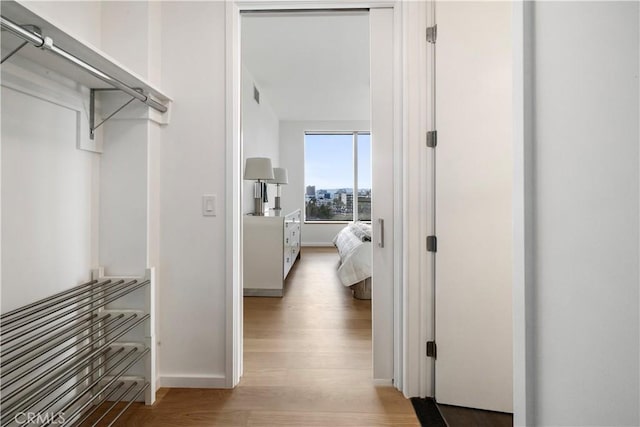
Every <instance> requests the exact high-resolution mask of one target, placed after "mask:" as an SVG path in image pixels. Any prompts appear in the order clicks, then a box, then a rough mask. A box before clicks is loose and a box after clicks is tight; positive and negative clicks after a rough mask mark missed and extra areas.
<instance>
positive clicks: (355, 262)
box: [333, 225, 371, 286]
mask: <svg viewBox="0 0 640 427" xmlns="http://www.w3.org/2000/svg"><path fill="white" fill-rule="evenodd" d="M352 227H353V226H352V225H349V226H347V227H345V228H343V229H342V230H341V231H340V232H339V233H338V235H337V236H336V237H335V238H334V239H333V244H334V245H336V248H338V253H339V254H340V261H341V262H340V267H339V268H338V277H339V278H340V282H342V284H343V285H344V286H351V285H354V284H356V283H358V282H361V281H362V280H364V279H366V278H368V277H371V242H370V241H364V242H363V241H362V240H361V239H360V238H359V237H357V236H356V235H355V234H354V232H353V231H352Z"/></svg>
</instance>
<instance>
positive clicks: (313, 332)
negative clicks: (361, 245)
mask: <svg viewBox="0 0 640 427" xmlns="http://www.w3.org/2000/svg"><path fill="white" fill-rule="evenodd" d="M337 263H338V255H337V253H336V251H335V249H333V248H304V249H303V252H302V258H301V259H300V261H298V262H297V263H296V266H295V267H294V269H293V270H292V271H291V273H290V274H289V277H288V279H287V284H286V287H285V296H284V297H283V298H258V297H247V298H245V299H244V376H243V378H242V380H241V382H240V385H239V386H238V387H236V388H235V389H233V390H211V389H161V390H160V392H159V395H158V401H157V403H156V404H155V405H153V406H152V407H145V406H142V405H136V406H135V408H132V409H131V410H130V411H129V412H128V414H126V416H125V418H124V419H123V420H122V421H121V422H120V423H119V424H118V425H123V426H157V427H172V426H252V427H258V426H265V427H266V426H361V427H365V426H366V427H373V426H418V425H419V423H418V420H417V418H416V416H415V414H414V412H413V408H412V406H411V403H410V402H409V400H407V399H405V398H404V397H403V396H402V394H401V393H400V392H398V391H397V390H395V389H394V388H393V387H390V386H384V387H383V386H374V384H373V381H372V379H371V369H372V364H371V302H370V301H361V300H356V299H354V298H353V297H352V296H351V291H350V290H349V289H348V288H345V287H344V286H342V285H341V284H340V283H339V281H338V279H337V277H336V273H335V271H336V267H337Z"/></svg>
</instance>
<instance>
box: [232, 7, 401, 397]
mask: <svg viewBox="0 0 640 427" xmlns="http://www.w3.org/2000/svg"><path fill="white" fill-rule="evenodd" d="M235 12H237V13H238V18H239V19H238V21H237V24H238V27H237V28H236V30H235V31H234V32H233V33H234V34H235V35H236V36H237V37H238V43H237V44H238V51H237V52H235V55H234V57H235V58H236V59H235V61H230V62H231V63H232V64H234V67H233V68H234V69H235V71H234V72H233V75H234V76H235V79H234V80H235V82H236V83H235V84H233V87H234V88H235V89H234V92H233V93H234V94H235V97H234V99H235V103H234V105H235V108H234V109H233V111H234V112H235V113H234V116H235V118H234V119H233V120H232V122H233V123H234V127H233V129H234V137H233V140H234V141H240V140H241V138H240V136H241V135H242V140H244V139H245V134H244V131H242V132H241V128H240V127H239V126H238V127H236V126H237V125H238V124H239V123H240V111H242V109H241V97H240V94H241V92H240V91H239V76H240V70H241V69H242V64H241V63H240V61H239V59H240V57H241V55H239V53H240V52H241V50H240V47H239V46H240V45H241V43H240V41H241V40H240V34H241V31H240V29H241V22H242V19H240V13H239V12H240V10H238V9H236V10H235ZM358 12H360V13H362V11H349V12H345V13H351V14H353V13H358ZM278 13H279V14H282V13H283V12H282V11H279V12H278ZM307 13H308V12H307ZM315 13H320V14H326V12H322V11H320V12H315ZM333 13H336V12H335V11H333ZM368 13H369V14H370V16H371V20H372V21H373V20H375V21H376V24H375V25H374V24H373V23H371V24H370V28H375V31H373V33H372V34H371V44H372V45H377V46H378V49H376V53H375V54H374V55H373V57H372V58H371V62H372V65H371V68H370V69H371V75H370V79H371V83H372V100H371V102H372V104H373V106H374V108H373V109H372V113H371V115H372V120H371V127H370V129H368V130H370V131H371V133H372V137H371V138H372V143H373V144H374V145H375V141H376V135H379V141H380V142H384V143H385V144H386V147H384V148H381V149H379V150H374V152H375V151H377V152H378V157H376V155H375V154H374V156H373V159H372V163H373V167H374V170H375V169H376V167H377V168H378V170H381V171H384V172H385V174H384V177H383V178H384V180H383V181H384V182H381V183H380V188H381V189H382V190H383V191H385V190H386V191H387V194H388V195H389V199H387V200H386V201H385V202H384V204H381V205H382V206H380V207H376V206H375V204H374V206H373V207H372V216H373V220H372V223H373V225H374V227H373V236H372V240H373V241H374V242H375V245H374V246H375V249H374V250H373V256H374V261H373V265H375V266H376V269H377V272H375V273H374V275H373V276H374V280H376V279H375V278H376V277H381V278H383V279H382V280H385V282H386V283H384V285H378V286H376V285H375V283H374V285H373V291H372V293H373V298H372V299H373V304H372V305H373V308H372V310H373V313H374V316H373V317H374V327H373V329H374V337H373V360H374V362H373V374H372V375H373V378H374V380H375V381H376V382H378V383H383V384H392V382H393V378H394V329H395V328H396V327H397V325H399V324H400V323H401V322H399V320H398V319H399V316H400V311H399V310H394V293H395V289H394V287H396V286H399V281H398V280H397V278H398V274H396V273H397V272H395V271H394V269H393V267H394V265H393V260H394V251H393V248H394V244H396V243H397V242H398V241H399V240H400V239H399V238H398V237H399V234H400V233H398V232H397V231H398V230H397V229H396V227H395V226H394V221H393V219H394V216H395V215H396V214H397V212H396V209H397V207H398V206H401V204H400V201H399V194H397V193H394V192H393V189H394V186H395V182H394V179H393V177H394V174H396V173H397V171H395V169H394V166H393V164H394V159H395V154H396V153H395V152H394V144H397V143H398V141H397V139H396V138H395V135H397V130H396V128H394V122H393V115H394V114H395V111H394V104H395V103H394V95H393V94H394V84H395V83H394V79H393V73H392V71H391V69H392V68H393V58H394V57H393V49H394V40H396V37H395V36H394V33H393V25H392V23H393V9H392V8H380V9H373V10H371V11H368ZM265 37H267V36H266V35H265ZM374 62H375V63H376V64H377V65H376V66H374V65H373V63H374ZM376 82H377V83H376ZM258 86H259V85H256V87H255V89H256V91H253V90H252V91H251V92H253V93H252V95H256V96H257V97H261V96H264V94H265V93H266V92H265V91H264V90H263V91H262V92H261V91H260V88H259V87H258ZM375 88H377V89H375ZM252 89H253V87H252ZM256 92H257V93H256ZM267 92H268V91H267ZM258 93H259V94H258ZM254 99H255V98H254ZM309 130H310V131H313V130H317V129H309ZM353 130H356V131H358V130H360V129H357V128H356V129H353ZM281 152H282V151H280V153H281ZM280 153H279V155H280ZM228 157H230V158H231V159H232V160H233V161H232V164H233V165H234V168H233V169H234V170H233V173H232V176H231V177H232V178H233V180H234V182H236V183H237V184H236V185H234V186H233V188H234V191H233V192H232V193H233V194H232V197H233V200H234V202H233V204H232V206H231V209H230V212H231V213H232V215H233V219H234V229H240V228H241V225H242V219H243V215H242V214H243V213H244V212H243V205H242V203H241V195H242V194H243V193H244V194H245V195H246V194H247V193H246V192H245V191H242V190H241V187H242V186H243V185H244V184H243V182H242V180H241V171H242V169H243V167H242V162H241V160H240V159H242V161H243V160H244V158H245V156H244V153H243V152H242V148H241V147H236V148H234V150H233V151H232V152H231V153H229V154H228ZM274 157H275V156H274ZM279 160H280V159H279ZM390 178H391V179H390ZM373 186H374V187H376V184H375V178H374V184H373ZM273 196H274V194H273V193H272V194H269V193H267V199H268V200H272V197H273ZM285 197H286V196H285V195H284V192H283V196H282V200H283V201H285ZM379 200H380V201H382V197H380V198H379ZM382 233H385V234H384V236H385V237H383V234H382ZM229 237H230V238H229V240H228V241H229V242H230V243H231V245H230V246H231V248H232V253H234V254H236V255H237V256H238V259H237V260H236V259H234V260H233V266H234V268H233V270H234V271H236V272H239V273H241V272H242V271H243V266H242V264H243V261H242V259H241V258H240V257H239V255H240V248H242V246H243V245H242V238H241V235H236V234H235V233H231V236H229ZM234 258H235V257H234ZM376 259H377V260H378V261H377V262H376ZM236 268H237V270H236ZM230 278H231V279H232V282H234V283H235V284H236V285H235V286H234V288H233V292H232V293H231V294H230V295H229V300H230V302H231V304H230V306H233V307H237V309H234V310H233V311H232V313H230V317H231V319H230V320H231V321H232V322H231V323H233V330H232V332H230V335H229V337H228V338H229V341H231V342H233V354H232V356H231V357H230V358H229V359H228V361H227V364H228V365H227V367H228V369H229V370H231V371H232V372H233V376H232V377H231V380H230V381H229V386H234V385H235V384H237V383H238V380H239V378H240V376H241V372H242V361H241V355H242V322H241V320H240V317H241V314H242V310H243V307H242V292H241V289H240V287H239V286H238V284H239V283H242V282H243V280H242V279H243V278H242V274H237V273H236V274H234V273H233V272H232V273H231V274H230ZM376 313H378V314H377V315H376ZM394 314H395V315H396V316H397V318H395V317H394Z"/></svg>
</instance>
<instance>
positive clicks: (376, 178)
mask: <svg viewBox="0 0 640 427" xmlns="http://www.w3.org/2000/svg"><path fill="white" fill-rule="evenodd" d="M369 28H370V45H371V49H370V55H371V59H370V60H371V76H370V78H371V146H372V150H371V152H372V189H373V194H372V199H371V201H372V206H371V222H372V226H373V236H372V240H373V251H372V252H373V269H372V274H373V276H372V287H371V292H372V298H371V299H372V307H371V310H372V317H373V319H372V323H373V324H372V329H373V378H374V379H378V380H391V379H392V378H393V274H394V273H393V244H394V242H393V206H394V196H393V187H394V169H393V115H394V111H393V9H390V8H380V9H377V8H372V9H371V11H370V16H369Z"/></svg>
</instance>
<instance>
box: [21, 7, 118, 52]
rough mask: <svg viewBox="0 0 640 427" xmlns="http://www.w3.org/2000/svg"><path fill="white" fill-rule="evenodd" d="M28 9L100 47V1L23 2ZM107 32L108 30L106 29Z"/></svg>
mask: <svg viewBox="0 0 640 427" xmlns="http://www.w3.org/2000/svg"><path fill="white" fill-rule="evenodd" d="M22 3H24V4H25V5H26V6H27V7H28V8H29V9H31V10H33V11H34V12H35V13H37V14H38V15H40V16H42V17H44V18H45V19H47V20H48V21H50V22H53V23H55V24H56V26H58V27H60V28H61V29H62V30H64V31H67V32H69V33H71V34H73V35H74V36H75V37H76V38H78V39H79V40H82V41H84V42H86V43H89V44H90V45H92V46H94V47H98V48H99V47H100V46H101V45H102V22H101V21H102V7H103V6H104V5H105V4H106V3H104V2H100V1H23V2H22ZM107 30H108V29H107Z"/></svg>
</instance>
